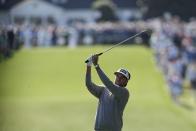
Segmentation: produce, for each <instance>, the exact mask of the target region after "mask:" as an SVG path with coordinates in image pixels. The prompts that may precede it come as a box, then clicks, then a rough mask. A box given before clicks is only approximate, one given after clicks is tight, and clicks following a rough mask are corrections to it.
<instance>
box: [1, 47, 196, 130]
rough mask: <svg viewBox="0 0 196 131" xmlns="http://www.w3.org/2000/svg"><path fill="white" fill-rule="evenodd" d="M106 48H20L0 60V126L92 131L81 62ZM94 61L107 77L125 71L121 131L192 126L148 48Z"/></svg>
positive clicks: (193, 118) (194, 116) (92, 106)
mask: <svg viewBox="0 0 196 131" xmlns="http://www.w3.org/2000/svg"><path fill="white" fill-rule="evenodd" d="M106 48H107V47H106V46H103V47H102V46H95V47H91V46H89V47H78V48H77V49H68V48H60V47H59V48H58V47H57V48H33V49H22V50H20V51H19V52H17V53H15V55H14V56H13V57H12V58H11V59H9V60H7V61H4V62H2V63H0V131H93V128H94V118H95V113H96V107H97V102H98V101H97V99H96V98H94V97H93V96H92V95H91V94H90V93H89V92H88V91H87V89H86V87H85V71H86V65H85V63H84V61H85V59H86V58H87V57H88V56H89V55H90V54H92V53H95V52H100V51H103V50H104V49H106ZM100 66H101V67H102V68H103V70H104V71H105V73H106V74H108V76H109V78H111V79H112V80H114V78H115V77H114V75H113V72H114V71H116V70H117V69H118V68H119V67H124V68H127V69H128V70H129V71H130V72H131V75H132V79H131V81H130V82H129V84H128V89H129V91H130V99H129V102H128V104H127V107H126V108H125V111H124V126H123V131H196V112H195V110H187V109H184V108H182V107H178V106H176V105H174V104H173V103H172V102H171V100H170V97H169V93H168V90H167V86H166V84H165V81H164V77H163V76H162V74H161V72H160V71H158V70H157V68H156V65H155V62H154V61H153V54H152V52H151V50H150V49H149V48H146V47H142V46H124V47H118V48H115V49H114V50H112V51H111V52H108V53H106V54H104V55H102V56H101V57H100ZM92 73H93V75H92V77H93V81H94V82H95V83H97V84H101V81H100V80H99V78H98V76H97V74H96V72H95V70H94V69H93V72H92Z"/></svg>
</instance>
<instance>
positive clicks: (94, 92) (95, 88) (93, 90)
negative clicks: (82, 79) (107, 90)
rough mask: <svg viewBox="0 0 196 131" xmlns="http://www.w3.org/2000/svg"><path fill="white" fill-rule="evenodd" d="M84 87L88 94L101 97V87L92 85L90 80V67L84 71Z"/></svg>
mask: <svg viewBox="0 0 196 131" xmlns="http://www.w3.org/2000/svg"><path fill="white" fill-rule="evenodd" d="M86 87H87V89H88V90H89V92H90V93H91V94H92V95H94V96H95V97H97V98H99V97H100V96H101V93H102V90H103V87H101V86H98V85H96V84H94V83H93V82H92V80H91V67H90V66H87V69H86Z"/></svg>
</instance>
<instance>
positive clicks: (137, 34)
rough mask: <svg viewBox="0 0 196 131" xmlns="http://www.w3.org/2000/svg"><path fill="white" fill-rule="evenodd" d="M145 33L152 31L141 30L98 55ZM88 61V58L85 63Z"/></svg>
mask: <svg viewBox="0 0 196 131" xmlns="http://www.w3.org/2000/svg"><path fill="white" fill-rule="evenodd" d="M143 33H149V34H150V33H151V30H144V31H141V32H139V33H137V34H135V35H134V36H131V37H129V38H127V39H125V40H123V41H121V42H119V43H117V44H115V45H114V46H112V47H110V48H108V49H106V50H104V51H103V52H101V53H98V54H97V55H98V56H100V55H102V54H104V53H106V52H108V51H110V50H111V49H113V48H115V47H117V46H119V45H121V44H123V43H124V42H126V41H128V40H130V39H133V38H135V37H137V36H139V35H141V34H143ZM87 62H88V60H86V61H85V63H87Z"/></svg>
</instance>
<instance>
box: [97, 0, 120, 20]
mask: <svg viewBox="0 0 196 131" xmlns="http://www.w3.org/2000/svg"><path fill="white" fill-rule="evenodd" d="M93 9H95V10H97V11H99V12H100V14H101V17H100V18H98V20H97V21H98V22H99V21H117V16H116V12H115V10H116V5H115V4H114V3H113V2H112V0H95V2H94V3H93Z"/></svg>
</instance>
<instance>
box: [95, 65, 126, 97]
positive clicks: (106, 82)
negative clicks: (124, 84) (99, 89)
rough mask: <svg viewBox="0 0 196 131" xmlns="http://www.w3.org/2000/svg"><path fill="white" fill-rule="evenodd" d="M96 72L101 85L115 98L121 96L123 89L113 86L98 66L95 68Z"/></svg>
mask: <svg viewBox="0 0 196 131" xmlns="http://www.w3.org/2000/svg"><path fill="white" fill-rule="evenodd" d="M96 71H97V73H98V75H99V77H100V79H101V81H102V82H103V84H104V85H105V86H106V87H107V88H108V89H109V90H110V91H111V92H112V94H114V95H115V96H117V97H118V96H121V95H123V89H121V88H119V87H118V86H116V85H114V84H113V82H112V81H111V80H110V79H109V78H108V77H107V76H106V74H105V73H104V72H103V71H102V69H101V68H100V67H99V66H98V67H96Z"/></svg>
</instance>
